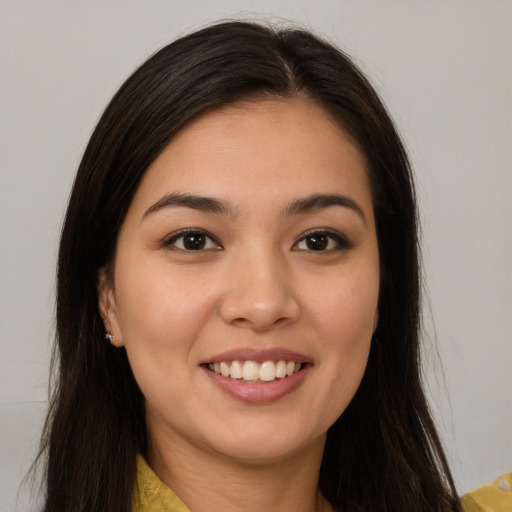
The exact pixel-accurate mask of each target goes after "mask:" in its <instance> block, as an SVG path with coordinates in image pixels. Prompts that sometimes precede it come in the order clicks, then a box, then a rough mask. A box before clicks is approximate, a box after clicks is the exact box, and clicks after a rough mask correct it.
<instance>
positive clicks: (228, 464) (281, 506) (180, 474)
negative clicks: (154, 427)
mask: <svg viewBox="0 0 512 512" xmlns="http://www.w3.org/2000/svg"><path fill="white" fill-rule="evenodd" d="M173 441H174V442H169V440H168V439H167V440H166V443H165V444H164V443H160V442H158V440H157V439H154V438H152V444H151V446H150V448H149V450H148V453H147V454H146V458H147V460H148V463H149V465H150V466H151V467H152V469H153V470H154V471H155V473H156V474H157V475H158V476H159V478H160V479H161V480H162V481H164V482H165V483H166V484H167V485H168V486H169V487H170V488H171V489H172V490H173V491H174V492H175V493H176V494H177V495H178V496H179V497H180V498H181V500H182V501H183V502H184V503H185V504H186V505H187V507H188V508H189V509H190V510H191V511H193V512H206V511H208V512H209V511H211V510H222V511H223V512H235V511H236V512H238V511H240V510H241V509H242V508H243V510H244V512H260V511H261V510H272V511H275V512H291V511H293V512H295V511H297V510H301V512H320V511H321V512H328V511H331V510H332V508H331V507H330V505H329V504H328V503H327V501H326V500H325V499H324V498H323V496H322V495H321V493H320V491H319V489H318V475H319V472H320V463H321V459H322V453H323V447H324V443H325V439H324V438H322V439H319V440H318V441H317V442H315V444H314V445H313V446H309V447H307V448H306V449H304V450H303V451H302V452H299V453H296V454H294V455H292V456H290V457H287V458H286V459H283V460H278V461H263V462H261V461H259V462H252V461H238V460H233V459H232V458H228V457H225V456H222V455H219V454H217V453H211V452H208V451H205V450H204V449H202V448H201V447H194V446H192V447H191V446H190V445H188V444H186V443H180V442H176V440H173Z"/></svg>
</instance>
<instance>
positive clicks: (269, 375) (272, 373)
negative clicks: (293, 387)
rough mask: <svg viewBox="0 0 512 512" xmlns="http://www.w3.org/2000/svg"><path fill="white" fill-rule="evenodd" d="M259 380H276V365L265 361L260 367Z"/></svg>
mask: <svg viewBox="0 0 512 512" xmlns="http://www.w3.org/2000/svg"><path fill="white" fill-rule="evenodd" d="M259 377H260V380H263V381H265V382H270V381H271V380H274V379H275V378H276V365H275V364H274V361H265V362H264V363H263V364H262V365H261V366H260V375H259Z"/></svg>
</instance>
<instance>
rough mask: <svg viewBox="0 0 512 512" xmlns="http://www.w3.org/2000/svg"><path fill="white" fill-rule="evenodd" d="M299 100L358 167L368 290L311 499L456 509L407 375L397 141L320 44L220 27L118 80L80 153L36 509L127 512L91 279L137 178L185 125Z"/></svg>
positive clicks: (410, 299) (414, 302)
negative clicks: (359, 377) (368, 199)
mask: <svg viewBox="0 0 512 512" xmlns="http://www.w3.org/2000/svg"><path fill="white" fill-rule="evenodd" d="M265 96H270V97H283V98H290V97H296V96H303V97H307V98H308V99H310V100H312V101H316V102H317V103H318V104H319V105H321V106H322V107H323V108H324V109H325V110H326V112H329V113H330V114H331V115H332V116H334V117H335V118H336V119H337V120H338V121H339V123H340V125H341V126H343V128H344V129H345V130H346V131H347V132H348V133H349V134H350V135H351V136H352V137H353V139H354V140H355V142H356V144H357V145H358V146H359V148H360V150H361V152H362V153H363V154H364V156H365V158H366V163H367V170H368V175H369V178H370V183H371V189H372V196H373V202H374V211H375V219H376V225H377V236H378V242H379V254H380V265H381V285H380V297H379V323H378V327H377V330H376V332H375V335H374V339H373V342H372V346H371V351H370V356H369V361H368V367H367V370H366V373H365V375H364V378H363V381H362V383H361V386H360V388H359V390H358V391H357V393H356V396H355V397H354V399H353V400H352V402H351V403H350V405H349V406H348V408H347V409H346V411H345V412H344V413H343V414H342V416H341V417H340V418H339V419H338V420H337V421H336V423H335V424H334V425H333V426H332V427H331V428H330V430H329V431H328V434H327V443H326V447H325V453H324V457H323V462H322V467H321V472H320V482H319V483H320V488H321V490H322V492H323V493H324V495H325V497H326V498H327V499H328V500H329V501H330V502H331V503H332V504H333V505H334V507H335V508H336V509H339V510H343V511H344V512H350V511H372V512H374V511H393V512H396V511H425V512H426V511H432V510H435V511H437V512H442V511H454V510H458V500H457V497H456V493H455V489H454V486H453V481H452V477H451V475H450V471H449V469H448V466H447V463H446V458H445V455H444V453H443V450H442V447H441V443H440V441H439V438H438V435H437V433H436V430H435V427H434V424H433V421H432V417H431V415H430V413H429V409H428V406H427V402H426V399H425V396H424V393H423V390H422V385H421V380H420V352H419V330H420V316H419V311H420V270H419V263H418V262H419V255H418V239H417V233H418V227H417V214H416V201H415V195H414V186H413V180H412V176H411V172H410V167H409V163H408V161H407V156H406V154H405V151H404V148H403V145H402V142H401V141H400V138H399V136H398V134H397V132H396V129H395V128H394V126H393V123H392V121H391V119H390V117H389V115H388V113H387V112H386V109H385V107H384V106H383V104H382V102H381V101H380V100H379V98H378V96H377V94H376V93H375V91H374V89H373V88H372V87H371V85H370V84H369V83H368V81H367V79H366V78H365V77H364V76H363V75H362V74H361V73H360V71H359V70H358V69H357V67H356V66H355V65H354V64H353V63H352V62H351V60H350V59H349V58H348V57H347V56H346V55H344V54H343V53H342V52H341V51H339V50H338V49H336V48H334V47H333V46H332V45H330V44H328V43H326V42H324V41H322V40H320V39H318V38H317V37H315V36H313V35H311V34H310V33H308V32H306V31H303V30H297V29H283V30H278V29H273V28H269V27H265V26H261V25H257V24H252V23H244V22H226V23H220V24H217V25H214V26H211V27H208V28H205V29H202V30H200V31H197V32H195V33H193V34H191V35H188V36H186V37H183V38H181V39H179V40H177V41H175V42H173V43H172V44H170V45H168V46H166V47H165V48H163V49H162V50H160V51H159V52H158V53H156V54H155V55H154V56H152V57H151V58H150V59H149V60H147V61H146V62H145V63H144V64H143V65H142V66H141V67H139V68H138V69H137V70H136V71H135V72H134V73H133V74H132V75H131V76H130V77H129V78H128V80H127V81H126V82H125V83H124V84H123V86H122V87H121V88H120V90H119V91H118V92H117V94H116V95H115V96H114V98H113V99H112V101H111V103H110V104H109V106H108V107H107V109H106V111H105V113H104V114H103V116H102V117H101V119H100V121H99V123H98V125H97V127H96V129H95V131H94V133H93V135H92V137H91V139H90V142H89V144H88V146H87V148H86V150H85V153H84V156H83V159H82V161H81V164H80V166H79V169H78V173H77V176H76V180H75V183H74V186H73V190H72V193H71V197H70V200H69V207H68V210H67V214H66V219H65V223H64V227H63V230H62V239H61V245H60V252H59V260H58V283H57V343H56V353H55V368H58V372H57V374H56V377H55V385H54V392H53V395H52V399H51V406H50V411H49V414H48V418H47V421H46V425H45V430H44V434H43V439H42V448H41V453H44V454H45V456H46V457H47V459H46V460H47V470H46V492H47V496H46V505H45V509H44V510H45V511H47V512H50V511H51V512H82V511H83V512H85V511H88V512H89V511H95V512H99V511H107V510H108V511H109V512H129V511H130V510H131V500H132V490H133V481H134V478H135V456H136V453H137V452H141V453H144V452H145V450H146V447H147V443H148V439H147V431H146V426H145V417H144V401H143V397H142V395H141V392H140V390H139V388H138V386H137V384H136V382H135V380H134V378H133V375H132V372H131V370H130V366H129V364H128V360H127V357H126V353H125V351H124V349H122V348H121V349H116V348H114V347H112V346H111V345H110V344H109V343H106V342H105V340H104V326H103V323H102V320H101V318H100V315H99V311H98V295H97V289H96V286H97V278H98V271H99V269H101V268H103V267H108V266H109V265H111V264H112V262H113V260H114V256H115V249H116V242H117V237H118V233H119V230H120V227H121V225H122V223H123V220H124V218H125V215H126V212H127V210H128V208H129V206H130V203H131V201H132V198H133V196H134V194H135V191H136V189H137V186H138V184H139V182H140V179H141V177H142V175H143V174H144V172H145V170H146V169H147V168H148V166H149V165H150V164H151V162H152V161H153V160H154V159H155V158H156V157H157V156H158V155H159V153H160V152H161V151H162V150H163V148H164V147H165V146H166V145H167V144H168V142H169V140H170V139H171V138H172V137H173V136H174V135H175V134H176V132H177V131H178V130H180V129H181V128H182V127H183V126H185V125H186V124H187V123H188V122H189V121H191V120H192V119H193V118H194V117H195V116H197V115H198V114H200V113H202V112H205V111H206V110H208V109H214V108H216V107H219V106H221V105H226V104H229V103H232V102H236V101H239V100H243V99H254V98H258V97H265Z"/></svg>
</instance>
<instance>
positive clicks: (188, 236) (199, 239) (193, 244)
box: [165, 230, 222, 251]
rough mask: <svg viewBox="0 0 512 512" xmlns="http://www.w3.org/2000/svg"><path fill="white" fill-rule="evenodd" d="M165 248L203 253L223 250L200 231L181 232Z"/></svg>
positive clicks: (167, 242) (169, 240) (168, 241)
mask: <svg viewBox="0 0 512 512" xmlns="http://www.w3.org/2000/svg"><path fill="white" fill-rule="evenodd" d="M165 247H170V248H172V249H178V250H182V251H202V250H207V249H221V248H222V247H221V246H220V244H218V243H217V242H216V241H215V240H214V239H213V238H212V237H211V236H210V235H208V234H207V233H205V232H204V231H199V230H187V231H181V232H179V233H177V234H175V235H173V236H172V237H171V238H169V239H168V240H167V241H166V242H165Z"/></svg>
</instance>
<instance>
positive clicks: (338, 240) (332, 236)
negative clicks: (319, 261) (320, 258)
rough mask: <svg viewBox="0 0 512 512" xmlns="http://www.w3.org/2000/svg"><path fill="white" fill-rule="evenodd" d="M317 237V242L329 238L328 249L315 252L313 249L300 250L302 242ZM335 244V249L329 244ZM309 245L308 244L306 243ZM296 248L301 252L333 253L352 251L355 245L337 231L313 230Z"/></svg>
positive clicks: (302, 238) (298, 242) (299, 241)
mask: <svg viewBox="0 0 512 512" xmlns="http://www.w3.org/2000/svg"><path fill="white" fill-rule="evenodd" d="M313 237H316V238H317V240H318V239H319V238H320V237H322V238H323V237H325V238H327V239H328V240H327V248H323V249H319V250H315V249H311V248H307V249H300V248H299V247H298V246H299V244H300V243H301V242H304V241H305V240H307V239H308V238H310V239H311V238H313ZM330 242H334V244H335V247H329V243H330ZM306 243H307V242H306ZM294 247H297V250H299V251H310V252H333V251H343V250H347V249H351V248H352V247H353V243H352V242H350V240H348V238H347V237H345V236H343V235H342V234H341V233H338V232H337V231H332V230H330V229H320V230H319V229H313V230H311V231H308V232H307V233H305V234H304V235H302V237H301V238H300V239H299V240H298V241H297V242H296V243H295V245H294Z"/></svg>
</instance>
